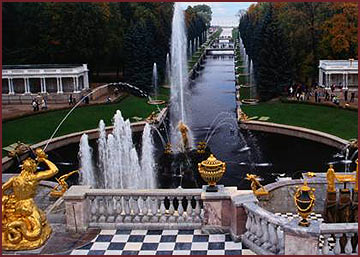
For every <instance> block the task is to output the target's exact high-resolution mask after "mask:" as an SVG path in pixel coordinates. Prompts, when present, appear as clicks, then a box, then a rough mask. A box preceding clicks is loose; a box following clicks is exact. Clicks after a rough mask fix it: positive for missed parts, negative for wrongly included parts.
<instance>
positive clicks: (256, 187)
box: [245, 174, 269, 196]
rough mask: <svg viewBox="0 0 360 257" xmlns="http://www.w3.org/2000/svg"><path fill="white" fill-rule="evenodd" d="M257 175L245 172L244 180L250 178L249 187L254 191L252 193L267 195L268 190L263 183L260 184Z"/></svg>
mask: <svg viewBox="0 0 360 257" xmlns="http://www.w3.org/2000/svg"><path fill="white" fill-rule="evenodd" d="M258 178H259V177H258V176H256V175H254V174H246V178H245V179H246V180H250V181H251V185H250V187H251V189H252V191H253V192H254V195H256V196H259V195H268V194H269V192H268V191H267V190H266V189H265V187H264V186H263V185H261V184H260V182H259V180H258Z"/></svg>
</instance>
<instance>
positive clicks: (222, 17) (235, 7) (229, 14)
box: [182, 2, 254, 26]
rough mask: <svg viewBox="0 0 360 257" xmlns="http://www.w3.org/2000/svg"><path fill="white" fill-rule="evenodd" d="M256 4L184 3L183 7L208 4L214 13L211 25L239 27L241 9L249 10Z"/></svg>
mask: <svg viewBox="0 0 360 257" xmlns="http://www.w3.org/2000/svg"><path fill="white" fill-rule="evenodd" d="M253 3H254V2H229V3H226V2H225V3H224V2H182V6H183V8H184V9H186V8H187V7H188V6H189V5H191V6H194V5H198V4H206V5H209V6H210V7H211V10H212V12H213V14H212V20H211V25H230V26H237V25H239V18H238V17H236V14H237V12H238V11H239V10H240V9H245V10H246V9H247V8H248V7H249V6H250V5H251V4H253Z"/></svg>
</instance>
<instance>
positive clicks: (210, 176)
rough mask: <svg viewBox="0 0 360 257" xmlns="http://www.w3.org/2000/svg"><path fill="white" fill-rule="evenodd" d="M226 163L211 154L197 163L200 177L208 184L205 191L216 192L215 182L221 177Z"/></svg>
mask: <svg viewBox="0 0 360 257" xmlns="http://www.w3.org/2000/svg"><path fill="white" fill-rule="evenodd" d="M225 169H226V163H225V162H222V161H219V160H217V159H216V158H215V156H214V155H213V154H211V155H210V156H209V158H208V159H207V160H205V161H202V162H201V163H198V170H199V173H200V176H201V177H202V179H203V180H204V181H205V182H207V183H208V184H209V186H208V187H207V189H206V192H217V191H218V188H217V186H216V183H217V182H218V181H219V180H220V179H221V178H222V176H223V175H224V173H225Z"/></svg>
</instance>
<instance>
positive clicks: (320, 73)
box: [319, 69, 323, 86]
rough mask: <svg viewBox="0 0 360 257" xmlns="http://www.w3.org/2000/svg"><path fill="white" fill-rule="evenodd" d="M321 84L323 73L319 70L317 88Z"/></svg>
mask: <svg viewBox="0 0 360 257" xmlns="http://www.w3.org/2000/svg"><path fill="white" fill-rule="evenodd" d="M322 84H323V72H322V70H321V69H319V86H322Z"/></svg>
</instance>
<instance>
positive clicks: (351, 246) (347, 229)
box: [319, 223, 358, 255]
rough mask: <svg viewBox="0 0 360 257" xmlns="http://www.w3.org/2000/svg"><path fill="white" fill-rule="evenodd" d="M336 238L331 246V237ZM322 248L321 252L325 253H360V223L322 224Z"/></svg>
mask: <svg viewBox="0 0 360 257" xmlns="http://www.w3.org/2000/svg"><path fill="white" fill-rule="evenodd" d="M330 238H333V239H334V240H335V246H334V247H333V249H331V248H330V244H329V239H330ZM320 239H321V241H322V248H321V249H320V251H319V253H320V254H324V255H333V254H335V255H340V254H345V255H358V223H333V224H326V223H324V224H321V225H320Z"/></svg>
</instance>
